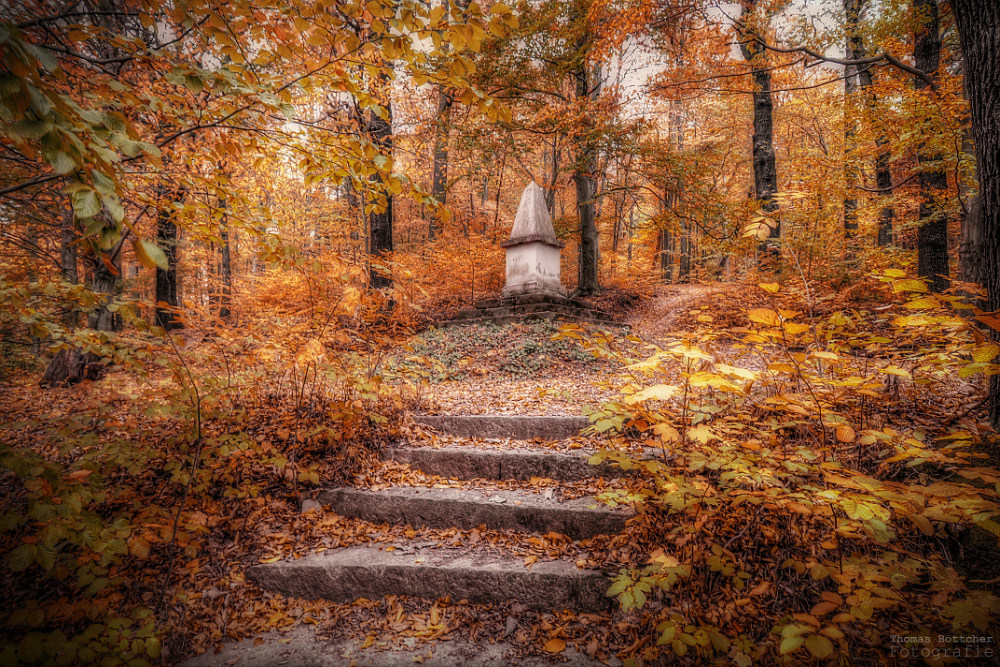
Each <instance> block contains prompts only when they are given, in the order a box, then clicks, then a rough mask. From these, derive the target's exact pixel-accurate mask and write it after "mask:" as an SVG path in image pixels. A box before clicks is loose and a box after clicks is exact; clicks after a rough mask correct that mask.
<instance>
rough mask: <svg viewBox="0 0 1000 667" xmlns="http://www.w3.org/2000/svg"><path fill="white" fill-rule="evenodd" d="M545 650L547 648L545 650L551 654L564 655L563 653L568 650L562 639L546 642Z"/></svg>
mask: <svg viewBox="0 0 1000 667" xmlns="http://www.w3.org/2000/svg"><path fill="white" fill-rule="evenodd" d="M543 648H545V650H546V651H548V652H549V653H562V651H563V650H565V648H566V642H564V641H563V640H561V639H550V640H549V641H547V642H545V646H544V647H543Z"/></svg>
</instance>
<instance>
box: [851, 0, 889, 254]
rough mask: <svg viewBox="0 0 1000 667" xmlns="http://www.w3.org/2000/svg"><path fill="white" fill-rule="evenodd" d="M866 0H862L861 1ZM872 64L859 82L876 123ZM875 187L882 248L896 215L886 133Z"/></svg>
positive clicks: (859, 50)
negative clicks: (879, 205) (893, 206)
mask: <svg viewBox="0 0 1000 667" xmlns="http://www.w3.org/2000/svg"><path fill="white" fill-rule="evenodd" d="M862 3H863V0H862ZM856 37H857V39H856V41H855V43H854V55H855V57H856V58H859V59H860V58H865V57H867V54H868V51H867V49H866V48H865V43H864V40H863V39H862V37H861V35H857V36H856ZM873 83H874V82H873V80H872V66H871V65H862V66H860V67H859V68H858V84H859V87H860V88H861V90H862V91H863V92H864V97H865V101H866V103H867V106H868V122H869V123H874V122H876V120H875V118H876V115H877V113H876V112H877V107H878V99H877V98H876V97H875V93H874V91H873V90H872V84H873ZM875 148H876V152H875V188H876V190H878V195H877V196H878V199H879V201H881V202H882V208H881V210H880V211H879V215H878V239H877V243H878V245H879V247H880V248H886V247H888V246H891V245H892V242H893V239H892V220H893V218H894V217H895V215H894V213H893V210H892V172H891V171H890V170H889V140H888V139H887V138H886V136H885V133H884V132H881V131H880V132H878V133H877V134H876V135H875Z"/></svg>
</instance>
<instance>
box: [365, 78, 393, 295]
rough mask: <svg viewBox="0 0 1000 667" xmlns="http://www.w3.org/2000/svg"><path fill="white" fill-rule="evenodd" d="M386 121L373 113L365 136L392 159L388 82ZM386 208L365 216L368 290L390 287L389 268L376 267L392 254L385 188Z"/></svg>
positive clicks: (389, 207)
mask: <svg viewBox="0 0 1000 667" xmlns="http://www.w3.org/2000/svg"><path fill="white" fill-rule="evenodd" d="M382 83H383V87H384V90H385V93H384V94H385V96H386V102H385V110H386V114H387V118H382V117H381V116H379V115H378V114H376V113H374V112H372V113H371V115H370V118H369V121H368V132H369V135H370V136H371V138H372V141H374V142H375V145H376V146H377V147H378V150H379V152H380V153H381V154H382V155H386V156H387V157H390V158H391V157H392V152H393V151H392V101H391V100H390V99H389V95H390V91H389V84H388V81H383V82H382ZM382 194H383V195H384V198H385V206H384V208H382V209H381V210H372V212H371V213H370V214H369V216H368V225H369V228H370V233H369V245H368V252H369V254H370V255H371V258H372V262H373V265H372V268H371V278H370V283H371V286H372V287H374V288H376V289H378V288H383V287H391V286H392V274H391V273H390V272H389V270H388V268H386V267H380V266H377V264H379V263H380V262H382V261H384V259H385V255H386V253H390V252H392V193H391V192H389V190H388V188H386V187H384V183H383V188H382Z"/></svg>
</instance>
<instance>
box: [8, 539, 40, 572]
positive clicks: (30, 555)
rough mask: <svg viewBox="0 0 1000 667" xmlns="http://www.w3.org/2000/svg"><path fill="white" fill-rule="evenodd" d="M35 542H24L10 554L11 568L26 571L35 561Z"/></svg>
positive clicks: (16, 570) (13, 570)
mask: <svg viewBox="0 0 1000 667" xmlns="http://www.w3.org/2000/svg"><path fill="white" fill-rule="evenodd" d="M36 550H37V548H36V547H35V545H34V544H22V545H21V546H19V547H18V548H16V549H14V551H12V552H11V554H10V569H11V571H12V572H24V571H25V570H27V569H28V566H29V565H31V564H32V563H33V562H35V551H36Z"/></svg>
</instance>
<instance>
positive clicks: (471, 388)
mask: <svg viewBox="0 0 1000 667" xmlns="http://www.w3.org/2000/svg"><path fill="white" fill-rule="evenodd" d="M725 289H726V286H725V285H723V284H720V283H712V284H707V285H703V284H686V285H663V286H661V287H659V288H658V289H657V291H656V293H655V294H654V295H653V297H652V298H650V299H649V300H648V301H647V302H645V303H643V304H640V306H639V307H638V308H636V309H635V310H633V311H632V312H631V313H629V314H628V316H627V317H625V318H624V319H623V324H627V325H628V326H629V327H630V328H631V333H632V335H634V336H638V337H639V338H641V339H642V340H644V341H648V342H650V343H659V342H661V341H663V339H664V338H666V337H668V336H670V335H671V334H672V333H673V332H674V331H675V323H676V321H677V319H678V318H679V317H680V316H681V315H683V314H684V313H686V311H687V310H688V309H690V308H691V307H692V306H693V305H694V304H696V303H697V302H699V301H701V300H703V298H704V297H706V296H710V295H712V294H715V293H719V292H722V291H724V290H725ZM446 331H447V333H446V334H445V335H448V336H454V337H456V338H462V337H466V338H468V337H473V336H476V335H478V332H477V330H475V329H473V328H471V327H460V328H455V329H451V330H446ZM510 331H511V332H512V334H513V333H514V332H516V331H518V330H517V329H516V328H512V329H511V330H510ZM633 348H634V349H632V350H631V352H632V353H634V354H638V355H641V354H642V351H641V350H640V349H639V348H638V347H635V346H633ZM487 354H488V355H493V354H494V351H489V352H488V353H487ZM470 365H475V364H470ZM621 384H622V378H621V374H620V371H619V368H618V365H617V364H615V363H613V362H602V363H600V364H594V363H591V364H577V363H561V362H560V361H559V360H558V359H557V358H553V359H552V361H551V362H550V363H548V364H547V365H546V366H545V367H543V368H540V369H538V371H537V372H534V373H531V374H530V375H529V376H528V377H511V376H509V375H505V374H504V373H501V372H496V373H486V374H482V375H478V376H474V377H465V378H462V379H460V380H450V381H446V382H438V383H434V384H431V385H429V386H427V387H426V388H425V390H424V391H423V392H422V401H421V404H422V410H423V411H424V412H427V413H430V414H511V415H513V414H548V415H579V414H581V413H582V411H583V410H584V409H585V408H586V407H588V406H589V407H592V408H596V407H599V406H601V405H602V404H604V403H607V402H608V401H611V400H614V399H615V398H617V397H618V395H619V391H620V388H621Z"/></svg>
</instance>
